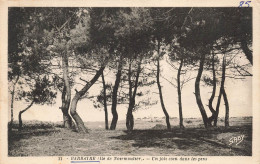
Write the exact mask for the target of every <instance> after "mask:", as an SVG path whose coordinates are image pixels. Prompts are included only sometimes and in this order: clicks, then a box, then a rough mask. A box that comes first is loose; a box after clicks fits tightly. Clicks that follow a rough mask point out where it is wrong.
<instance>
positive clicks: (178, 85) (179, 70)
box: [177, 59, 184, 129]
mask: <svg viewBox="0 0 260 164" xmlns="http://www.w3.org/2000/svg"><path fill="white" fill-rule="evenodd" d="M182 65H183V59H181V63H180V66H179V69H178V73H177V91H178V103H179V118H180V128H181V129H183V128H184V125H183V116H182V101H181V69H182Z"/></svg>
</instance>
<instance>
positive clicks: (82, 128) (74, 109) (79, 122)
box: [70, 65, 105, 133]
mask: <svg viewBox="0 0 260 164" xmlns="http://www.w3.org/2000/svg"><path fill="white" fill-rule="evenodd" d="M104 69H105V65H102V66H101V67H100V69H99V70H98V71H97V72H96V74H95V76H94V77H93V78H92V79H91V80H90V82H88V83H87V84H86V85H85V86H84V87H83V88H82V89H81V90H80V91H77V90H76V94H75V96H74V97H73V99H72V101H71V106H70V114H71V116H72V118H73V119H74V121H75V122H76V124H77V127H78V132H80V133H87V132H88V130H87V128H86V127H85V125H84V122H83V121H82V119H81V117H80V116H79V115H78V113H77V104H78V101H79V99H80V98H81V97H82V96H83V95H84V94H85V93H86V92H87V91H88V90H89V88H91V86H92V85H93V84H94V83H95V82H96V81H97V80H98V78H99V77H100V76H101V74H102V72H103V70H104Z"/></svg>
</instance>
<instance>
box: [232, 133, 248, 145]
mask: <svg viewBox="0 0 260 164" xmlns="http://www.w3.org/2000/svg"><path fill="white" fill-rule="evenodd" d="M244 137H245V135H240V136H237V137H231V138H230V139H229V145H231V144H233V143H235V144H236V145H238V144H240V143H241V142H242V141H243V140H244Z"/></svg>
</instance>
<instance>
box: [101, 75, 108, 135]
mask: <svg viewBox="0 0 260 164" xmlns="http://www.w3.org/2000/svg"><path fill="white" fill-rule="evenodd" d="M101 76H102V84H103V90H104V93H103V96H104V111H105V129H106V130H108V112H107V94H106V81H105V77H104V72H102V74H101Z"/></svg>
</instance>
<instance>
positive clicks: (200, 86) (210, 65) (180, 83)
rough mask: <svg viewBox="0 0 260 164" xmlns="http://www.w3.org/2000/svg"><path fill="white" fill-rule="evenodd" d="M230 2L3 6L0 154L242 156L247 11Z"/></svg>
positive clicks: (250, 85)
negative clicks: (206, 4)
mask: <svg viewBox="0 0 260 164" xmlns="http://www.w3.org/2000/svg"><path fill="white" fill-rule="evenodd" d="M241 2H243V3H241ZM241 2H240V3H239V2H238V3H237V7H196V6H194V7H192V6H190V7H164V6H162V7H150V6H148V7H132V6H130V7H127V6H123V7H96V6H89V7H76V6H68V7H60V6H57V7H43V6H25V7H23V6H9V7H8V8H7V10H6V11H7V20H6V21H7V25H6V27H7V34H6V35H7V38H6V41H7V42H8V43H7V47H6V48H7V55H6V60H5V61H6V62H7V63H3V60H2V59H1V64H5V65H6V70H3V69H2V70H1V72H2V71H5V72H6V75H7V77H6V82H8V84H6V85H5V86H3V85H2V84H3V83H2V82H1V89H2V88H6V91H7V93H6V98H7V99H6V102H5V103H6V107H7V108H6V109H5V111H4V113H6V114H5V115H3V114H2V113H3V109H4V108H2V107H1V108H2V109H1V110H2V113H1V119H2V117H5V118H6V119H5V120H6V121H3V120H2V122H1V127H6V128H5V129H3V128H1V136H3V133H6V139H5V140H6V141H5V142H6V146H5V147H4V148H2V149H1V151H2V150H3V149H5V151H6V153H7V158H12V157H29V158H34V157H55V159H56V163H57V164H58V162H59V160H60V163H59V164H62V159H64V158H65V157H66V160H67V162H68V161H69V162H68V163H88V162H96V163H104V162H107V161H106V160H109V159H110V157H111V159H112V161H110V162H112V163H113V161H116V162H123V161H126V162H131V161H132V162H142V161H143V162H145V161H146V162H149V161H151V162H156V161H157V162H163V161H165V162H166V161H167V162H169V161H172V162H174V161H176V162H181V161H197V162H207V160H208V159H207V158H206V157H213V156H214V157H224V156H225V157H238V156H239V157H252V156H253V147H254V142H253V141H255V140H253V138H254V137H253V134H254V130H253V120H254V117H255V115H254V102H253V97H254V94H253V93H254V89H255V86H254V79H253V78H254V77H255V73H257V72H255V71H254V68H255V67H253V65H254V64H255V63H256V62H257V61H255V60H253V59H254V58H253V52H254V49H253V47H254V46H253V44H254V43H253V40H254V39H253V38H254V36H253V20H254V15H253V8H252V7H251V6H250V5H251V4H250V2H251V1H245V2H244V1H241ZM254 35H255V33H254ZM254 41H255V40H254ZM254 48H255V47H254ZM254 57H255V56H254ZM253 61H255V62H253ZM256 64H258V63H256ZM258 65H259V64H258ZM255 69H256V68H255ZM258 73H259V72H258ZM1 76H3V75H1ZM257 77H258V76H257ZM258 87H259V86H258ZM257 89H258V88H257ZM1 96H2V95H1ZM258 99H259V98H258ZM3 100H4V99H3V98H2V99H1V103H3ZM257 118H259V117H258V116H257ZM3 122H4V124H3ZM3 131H4V132H3ZM2 139H3V137H1V140H2ZM2 146H3V145H1V147H2ZM1 154H2V152H1ZM2 155H3V154H2ZM2 155H1V156H2ZM205 156H206V157H205ZM62 157H63V158H62ZM21 159H22V158H21ZM10 163H12V162H10ZM54 163H55V162H54Z"/></svg>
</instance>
